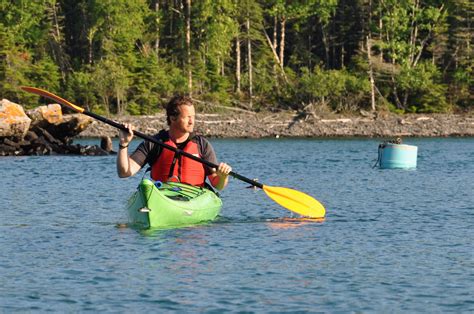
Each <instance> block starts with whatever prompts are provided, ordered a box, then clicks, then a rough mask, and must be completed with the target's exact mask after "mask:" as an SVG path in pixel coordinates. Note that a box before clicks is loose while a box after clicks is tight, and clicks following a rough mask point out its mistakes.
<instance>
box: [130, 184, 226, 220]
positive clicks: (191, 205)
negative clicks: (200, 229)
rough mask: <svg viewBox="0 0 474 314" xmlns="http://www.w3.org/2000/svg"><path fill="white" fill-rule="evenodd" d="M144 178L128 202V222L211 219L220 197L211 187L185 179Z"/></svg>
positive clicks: (219, 207) (213, 216)
mask: <svg viewBox="0 0 474 314" xmlns="http://www.w3.org/2000/svg"><path fill="white" fill-rule="evenodd" d="M158 183H159V184H156V185H155V184H154V183H153V181H151V180H149V179H143V180H142V181H141V182H140V184H139V185H138V187H137V190H136V191H135V192H134V193H133V195H132V196H131V197H130V198H129V200H128V202H127V212H128V216H129V222H130V223H131V224H132V225H134V226H136V227H139V228H145V229H147V228H168V227H178V226H187V225H194V224H198V223H202V222H205V221H210V220H213V219H215V218H216V217H217V215H218V214H219V212H220V210H221V207H222V201H221V199H220V198H219V196H218V195H216V193H214V192H213V191H211V190H209V189H206V188H202V187H197V186H192V185H187V184H184V183H175V182H168V183H161V182H158Z"/></svg>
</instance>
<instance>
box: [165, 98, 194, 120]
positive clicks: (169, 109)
mask: <svg viewBox="0 0 474 314" xmlns="http://www.w3.org/2000/svg"><path fill="white" fill-rule="evenodd" d="M181 105H186V106H192V105H193V100H192V99H191V97H189V96H185V95H177V96H174V97H173V98H171V99H170V101H169V102H168V104H167V105H166V122H168V125H169V124H170V123H171V117H177V116H179V114H180V112H179V109H178V107H179V106H181Z"/></svg>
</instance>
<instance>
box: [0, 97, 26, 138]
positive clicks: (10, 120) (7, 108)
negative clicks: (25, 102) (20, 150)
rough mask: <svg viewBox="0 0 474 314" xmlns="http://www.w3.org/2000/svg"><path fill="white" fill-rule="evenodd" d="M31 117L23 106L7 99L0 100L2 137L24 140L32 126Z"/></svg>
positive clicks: (0, 133) (0, 134) (0, 132)
mask: <svg viewBox="0 0 474 314" xmlns="http://www.w3.org/2000/svg"><path fill="white" fill-rule="evenodd" d="M30 124H31V119H30V118H29V117H28V116H27V115H26V114H25V111H24V110H23V107H21V106H20V105H18V104H15V103H13V102H11V101H9V100H7V99H2V100H1V101H0V138H14V139H17V140H22V139H23V138H24V136H25V135H26V133H27V132H28V129H29V128H30Z"/></svg>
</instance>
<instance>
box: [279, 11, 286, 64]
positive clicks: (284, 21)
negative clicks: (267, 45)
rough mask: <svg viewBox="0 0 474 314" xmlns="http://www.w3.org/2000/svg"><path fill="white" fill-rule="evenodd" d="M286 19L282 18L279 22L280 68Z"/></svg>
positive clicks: (282, 62)
mask: <svg viewBox="0 0 474 314" xmlns="http://www.w3.org/2000/svg"><path fill="white" fill-rule="evenodd" d="M285 28H286V17H285V16H283V17H282V18H281V22H280V66H281V67H282V68H283V64H284V60H285V59H284V57H285V32H286V29H285Z"/></svg>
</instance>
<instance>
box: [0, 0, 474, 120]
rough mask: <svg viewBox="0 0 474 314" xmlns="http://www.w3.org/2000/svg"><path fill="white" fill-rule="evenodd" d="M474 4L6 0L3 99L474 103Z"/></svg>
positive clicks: (122, 105)
mask: <svg viewBox="0 0 474 314" xmlns="http://www.w3.org/2000/svg"><path fill="white" fill-rule="evenodd" d="M473 10H474V4H473V3H472V2H471V1H470V0H424V1H421V0H306V1H302V0H300V1H298V0H294V1H290V0H268V1H263V0H215V1H211V0H194V1H192V0H127V1H124V0H95V1H94V0H42V1H26V0H11V1H10V0H0V96H1V97H2V98H8V99H10V100H13V101H18V102H20V103H22V104H26V105H28V104H31V105H32V104H35V103H37V102H38V99H37V98H36V96H32V95H27V94H25V93H23V92H21V91H20V90H19V86H22V85H28V86H35V87H41V88H44V89H47V90H49V91H52V92H54V93H58V94H59V95H61V96H64V97H65V98H68V99H70V100H71V101H73V102H76V103H78V104H80V105H82V106H84V107H86V108H87V109H88V110H92V111H95V112H98V113H103V114H125V113H128V114H150V113H153V112H155V111H156V110H157V109H158V108H159V106H158V105H159V104H162V103H164V102H165V101H166V99H167V98H169V97H170V96H171V95H173V94H175V93H187V94H190V95H191V96H192V97H193V98H195V99H197V100H201V101H202V103H204V104H219V105H221V106H230V107H239V108H244V109H247V110H280V109H294V110H306V111H308V110H310V111H311V110H312V111H313V112H314V110H319V109H329V110H331V111H336V112H344V111H356V110H360V109H364V110H374V111H376V110H391V111H395V112H399V113H405V112H450V111H463V110H469V109H472V107H473V103H472V94H473V78H472V77H473V75H472V70H473V61H472V42H471V41H472V31H471V17H472V13H473Z"/></svg>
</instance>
